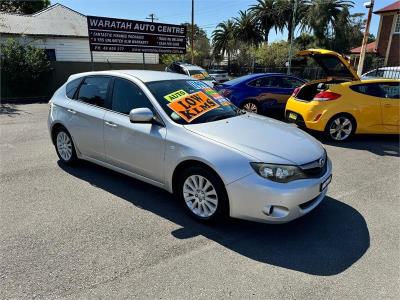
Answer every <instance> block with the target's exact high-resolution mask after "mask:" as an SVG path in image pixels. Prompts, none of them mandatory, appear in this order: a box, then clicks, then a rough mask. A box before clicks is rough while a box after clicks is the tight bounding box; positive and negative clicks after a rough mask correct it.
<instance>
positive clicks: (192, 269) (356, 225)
mask: <svg viewBox="0 0 400 300" xmlns="http://www.w3.org/2000/svg"><path fill="white" fill-rule="evenodd" d="M47 112H48V106H47V104H27V105H16V106H14V105H4V106H3V107H2V113H1V115H0V136H1V142H0V160H1V165H0V172H1V177H0V181H1V198H0V298H24V297H25V298H32V297H38V298H56V297H62V298H77V297H85V298H94V297H104V298H109V297H111V298H121V297H129V298H133V297H135V296H136V297H138V298H164V299H165V298H181V299H183V298H193V297H196V298H206V297H212V298H222V297H232V298H249V297H254V298H272V297H285V298H298V299H299V298H305V297H310V298H322V297H324V298H344V297H346V298H361V297H363V298H366V299H377V298H388V299H392V298H393V299H396V298H398V297H399V296H400V291H399V287H398V283H399V279H400V270H399V263H400V262H399V254H398V253H399V232H398V228H399V225H400V221H399V217H398V216H399V212H400V204H399V201H398V199H399V198H400V187H399V179H400V178H399V177H400V160H399V143H398V141H397V139H396V137H376V136H374V137H356V138H355V140H354V141H353V142H350V143H347V144H343V145H327V146H326V147H327V151H328V155H329V156H330V158H331V159H332V162H333V167H334V171H333V175H334V177H333V181H332V183H331V185H330V190H329V191H328V198H327V199H326V200H325V201H324V202H323V203H322V204H321V205H320V207H319V208H317V209H315V210H314V211H312V212H311V213H310V214H309V215H307V216H305V217H303V218H301V219H299V220H297V221H294V222H292V223H289V224H285V225H266V224H258V223H250V222H244V221H234V220H232V221H229V222H227V223H225V224H220V225H216V226H215V227H209V226H205V225H201V224H199V223H197V222H195V221H193V220H192V219H190V218H189V217H187V216H186V215H185V214H184V211H183V209H182V208H181V206H180V205H179V203H177V201H175V200H174V199H173V198H172V196H170V195H169V194H168V193H166V192H164V191H163V190H160V189H157V188H155V187H153V186H150V185H147V184H144V183H142V182H139V181H137V180H134V179H131V178H129V177H126V176H124V175H120V174H117V173H115V172H112V171H110V170H107V169H104V168H101V167H98V166H95V165H93V164H90V163H83V164H84V166H81V167H79V166H77V167H73V168H72V167H65V166H63V165H61V164H59V163H58V158H57V156H56V153H55V151H54V148H53V145H52V144H51V142H50V139H49V136H48V131H47V128H46V119H47ZM261 136H262V133H260V137H261Z"/></svg>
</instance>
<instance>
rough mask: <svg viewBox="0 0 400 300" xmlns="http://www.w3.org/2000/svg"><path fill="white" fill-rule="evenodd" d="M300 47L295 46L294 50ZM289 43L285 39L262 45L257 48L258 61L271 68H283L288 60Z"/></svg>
mask: <svg viewBox="0 0 400 300" xmlns="http://www.w3.org/2000/svg"><path fill="white" fill-rule="evenodd" d="M298 50H299V49H297V47H296V46H295V47H293V49H292V52H293V53H296V52H297V51H298ZM288 52H289V43H288V42H285V41H280V42H275V43H271V44H269V45H262V46H261V47H260V48H258V49H257V50H256V54H255V55H256V62H257V64H259V65H262V66H266V67H270V68H283V67H285V64H286V62H287V61H288Z"/></svg>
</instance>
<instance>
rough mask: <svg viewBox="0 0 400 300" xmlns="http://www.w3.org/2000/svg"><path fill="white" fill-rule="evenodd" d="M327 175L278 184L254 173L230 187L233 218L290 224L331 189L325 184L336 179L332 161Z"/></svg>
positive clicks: (328, 162) (227, 187)
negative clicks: (332, 177) (322, 187)
mask: <svg viewBox="0 0 400 300" xmlns="http://www.w3.org/2000/svg"><path fill="white" fill-rule="evenodd" d="M327 164H328V165H327V169H326V172H325V174H324V175H323V176H322V177H320V178H313V179H301V180H295V181H292V182H289V183H276V182H273V181H270V180H268V179H265V178H262V177H261V176H259V175H258V174H257V173H252V174H250V175H248V176H245V177H243V178H241V179H239V180H236V181H234V182H232V183H230V184H228V185H227V186H226V190H227V192H228V196H229V204H230V216H231V217H233V218H238V219H244V220H250V221H256V222H263V223H287V222H289V221H292V220H294V219H297V218H299V217H301V216H303V215H305V214H307V213H309V212H310V211H311V210H313V209H314V208H315V207H317V206H318V204H320V203H321V201H322V200H323V199H324V198H325V195H326V192H327V190H328V188H327V187H326V188H324V189H323V190H322V191H321V190H320V188H321V184H322V183H323V182H325V181H326V180H329V178H330V177H331V176H332V163H331V161H330V160H329V159H328V161H327Z"/></svg>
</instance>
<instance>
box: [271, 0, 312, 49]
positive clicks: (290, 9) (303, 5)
mask: <svg viewBox="0 0 400 300" xmlns="http://www.w3.org/2000/svg"><path fill="white" fill-rule="evenodd" d="M296 1H297V5H296V6H297V8H296V15H295V16H294V19H293V13H294V6H295V2H296ZM308 3H309V0H278V2H277V6H278V7H279V10H280V11H281V13H280V15H282V16H283V18H284V22H285V27H286V28H287V30H288V37H287V41H288V42H290V40H291V39H292V29H296V27H297V26H298V25H299V24H300V23H301V21H302V20H303V19H304V17H305V16H306V15H307V9H308V5H307V4H308Z"/></svg>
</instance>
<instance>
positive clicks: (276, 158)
mask: <svg viewBox="0 0 400 300" xmlns="http://www.w3.org/2000/svg"><path fill="white" fill-rule="evenodd" d="M48 127H49V131H50V135H51V138H52V141H53V143H54V145H55V148H56V151H57V154H58V156H59V158H60V160H61V161H62V162H63V163H65V164H72V163H75V162H77V161H78V160H79V159H84V160H88V161H91V162H93V163H96V164H99V165H101V166H104V167H107V168H110V169H112V170H115V171H117V172H121V173H124V174H126V175H129V176H132V177H134V178H137V179H139V180H142V181H145V182H147V183H150V184H153V185H155V186H157V187H160V188H163V189H166V190H167V191H169V192H171V193H174V194H175V195H176V196H177V197H178V198H179V199H180V200H181V201H182V203H183V205H184V207H185V208H186V210H187V212H188V213H189V214H191V215H192V216H193V217H195V218H197V219H199V220H201V221H214V220H217V219H220V218H223V217H225V216H231V217H234V218H240V219H247V220H253V221H259V222H266V223H285V222H288V221H291V220H293V219H296V218H298V217H300V216H303V215H305V214H306V213H308V212H310V211H311V210H312V209H314V208H315V207H316V206H317V205H318V204H319V203H320V202H321V201H322V200H323V198H324V197H325V194H326V192H327V186H328V184H329V183H330V180H331V171H332V165H331V162H330V160H329V159H328V157H327V154H326V151H325V149H324V148H323V147H322V145H321V144H320V143H319V142H318V141H316V140H315V139H314V138H313V137H311V136H310V135H308V134H307V133H305V132H303V131H301V130H299V129H297V128H295V127H293V126H291V125H287V124H284V123H282V122H279V121H276V120H273V119H269V118H266V117H263V116H260V115H255V114H251V113H244V112H243V111H241V110H239V109H238V108H236V107H235V106H234V105H232V104H231V103H230V102H229V100H227V99H225V98H223V97H222V96H221V95H220V94H218V93H217V92H216V91H215V90H213V89H212V88H210V87H209V86H208V85H206V84H205V83H203V82H201V81H197V80H194V79H193V78H190V77H188V76H185V75H180V74H174V73H168V72H155V71H125V70H124V71H103V72H88V73H81V74H76V75H73V76H71V77H70V78H69V79H68V81H67V82H66V83H65V84H64V85H63V86H61V87H60V88H59V89H58V90H57V91H56V92H55V94H54V96H53V97H52V99H51V100H50V112H49V117H48Z"/></svg>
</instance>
